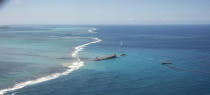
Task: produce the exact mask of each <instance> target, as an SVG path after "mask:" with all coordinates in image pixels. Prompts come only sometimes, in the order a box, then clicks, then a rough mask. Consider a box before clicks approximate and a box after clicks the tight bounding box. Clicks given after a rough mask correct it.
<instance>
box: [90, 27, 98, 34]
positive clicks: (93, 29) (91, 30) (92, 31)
mask: <svg viewBox="0 0 210 95" xmlns="http://www.w3.org/2000/svg"><path fill="white" fill-rule="evenodd" d="M95 30H97V29H96V28H92V29H89V30H88V32H89V33H97V32H94V31H95Z"/></svg>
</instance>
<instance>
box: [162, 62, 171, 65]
mask: <svg viewBox="0 0 210 95" xmlns="http://www.w3.org/2000/svg"><path fill="white" fill-rule="evenodd" d="M166 64H172V63H171V62H163V63H162V65H166Z"/></svg>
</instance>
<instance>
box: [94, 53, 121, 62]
mask: <svg viewBox="0 0 210 95" xmlns="http://www.w3.org/2000/svg"><path fill="white" fill-rule="evenodd" d="M116 57H117V55H116V54H113V55H110V56H105V57H101V58H98V57H96V58H95V60H94V61H101V60H107V59H113V58H116Z"/></svg>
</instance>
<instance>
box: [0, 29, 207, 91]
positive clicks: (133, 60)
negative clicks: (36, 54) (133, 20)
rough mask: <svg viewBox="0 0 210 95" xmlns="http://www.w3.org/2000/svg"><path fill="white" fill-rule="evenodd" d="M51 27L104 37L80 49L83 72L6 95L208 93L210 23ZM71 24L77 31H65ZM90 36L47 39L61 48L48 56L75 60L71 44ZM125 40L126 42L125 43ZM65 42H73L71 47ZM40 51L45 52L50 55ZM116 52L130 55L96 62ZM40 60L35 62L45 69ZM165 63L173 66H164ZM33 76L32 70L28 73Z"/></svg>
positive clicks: (58, 34)
mask: <svg viewBox="0 0 210 95" xmlns="http://www.w3.org/2000/svg"><path fill="white" fill-rule="evenodd" d="M49 27H50V28H52V30H53V31H54V32H56V31H57V32H56V33H54V32H52V34H51V32H50V33H49V34H50V36H53V37H54V36H58V37H61V36H62V38H63V36H64V38H65V37H66V36H68V37H74V36H77V37H97V38H99V39H101V40H102V41H101V42H99V43H95V44H91V45H88V46H86V47H85V49H84V50H82V51H80V52H79V54H78V56H79V57H80V59H81V60H83V61H84V66H83V67H81V68H80V69H79V70H75V71H74V72H72V73H70V74H68V75H66V76H60V77H59V78H57V79H53V80H49V81H45V82H42V83H39V84H35V85H31V86H26V87H24V88H22V89H18V90H15V91H11V92H9V93H7V94H6V95H10V94H15V95H198V94H199V95H208V94H209V93H210V90H209V89H210V85H209V84H210V81H209V80H210V69H209V66H210V61H209V59H210V28H209V25H162V26H151V25H150V26H91V27H89V26H80V27H78V26H59V27H65V28H62V29H64V30H63V32H65V33H63V34H62V31H61V32H60V31H59V30H57V29H55V27H58V26H48V27H46V26H45V28H49ZM70 27H71V28H72V27H73V29H72V31H77V29H75V27H77V28H78V32H72V33H73V34H71V35H68V34H66V33H71V32H67V31H71V28H70ZM93 27H95V28H96V29H97V30H94V32H97V33H89V32H88V31H87V30H88V29H92V28H93ZM45 28H44V29H45ZM66 28H68V29H69V30H68V29H67V30H66ZM54 29H55V30H54ZM83 29H84V31H83ZM30 30H31V29H30ZM45 31H50V30H45ZM80 32H81V33H80ZM60 33H61V34H60ZM74 33H76V34H74ZM12 34H13V33H12ZM35 34H36V32H35ZM35 34H30V35H32V36H33V35H35ZM40 34H42V33H40ZM37 35H38V34H37ZM45 35H48V34H45V33H43V35H42V36H45ZM7 36H10V35H9V34H8V35H7ZM68 37H67V38H68ZM6 38H7V37H6ZM20 38H22V37H20ZM82 39H83V40H82ZM87 39H88V38H79V39H77V38H76V39H74V40H73V39H70V38H69V39H68V40H65V39H63V40H62V39H61V38H59V39H56V40H47V41H46V43H50V41H52V43H54V44H53V45H52V46H50V47H51V48H50V49H52V50H58V52H50V53H53V54H50V57H52V58H55V59H56V58H60V57H63V56H65V57H63V58H64V59H68V61H69V62H70V61H71V60H74V58H73V59H71V58H69V57H71V54H70V55H68V53H69V52H68V49H71V50H70V53H72V52H71V51H73V47H75V46H77V45H81V44H84V43H88V42H90V41H92V40H91V39H89V40H87ZM58 40H59V41H58ZM56 41H58V42H56ZM4 42H5V41H4ZM78 42H80V43H78ZM121 42H123V43H124V44H123V45H121V44H120V43H121ZM2 43H3V42H2ZM14 43H17V42H14ZM29 43H31V42H29ZM62 43H69V44H68V45H69V46H68V45H67V46H65V45H64V44H62ZM58 44H60V45H59V46H58ZM70 44H73V45H70ZM34 46H35V47H36V46H37V45H34ZM67 47H68V48H67ZM71 47H72V48H71ZM54 48H55V49H54ZM61 48H62V49H61ZM63 48H66V49H63ZM42 50H45V47H42ZM46 50H48V49H47V48H46ZM65 50H66V51H65ZM29 51H30V52H31V50H29ZM24 52H26V50H24ZM42 53H43V54H41V55H48V54H45V53H44V52H42ZM113 53H116V54H117V55H120V54H121V53H125V54H126V56H118V57H117V58H116V59H112V60H104V61H98V62H94V61H92V59H94V58H95V57H97V56H98V57H100V56H106V55H110V54H113ZM66 54H67V55H66ZM15 57H16V56H15ZM66 57H67V58H66ZM5 58H7V57H5ZM41 58H43V60H41V59H39V60H36V61H39V62H43V61H44V60H47V59H46V58H44V57H41ZM23 59H24V58H23ZM61 59H62V58H61ZM5 60H6V59H5ZM56 60H57V59H56ZM48 61H49V60H48ZM50 61H51V62H54V63H53V64H54V65H53V66H52V67H56V66H61V65H60V64H61V63H65V62H66V60H65V61H64V60H60V59H59V60H57V61H59V62H58V63H57V62H56V61H54V60H50ZM63 61H64V62H63ZM68 61H67V63H68ZM23 62H24V61H23ZM39 62H37V64H38V65H37V66H39V67H42V66H41V65H40V63H39ZM162 62H172V63H173V64H170V65H161V63H162ZM49 63H50V62H49ZM49 63H48V62H45V64H46V69H49V70H52V69H51V68H49V67H47V65H49V66H51V65H52V64H51V65H50V64H49ZM24 66H27V65H24ZM37 69H38V68H37ZM44 71H45V69H44ZM53 71H57V69H56V70H55V69H53ZM31 72H33V71H31ZM29 75H33V74H31V73H29ZM38 75H39V74H38Z"/></svg>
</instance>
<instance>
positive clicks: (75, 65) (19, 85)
mask: <svg viewBox="0 0 210 95" xmlns="http://www.w3.org/2000/svg"><path fill="white" fill-rule="evenodd" d="M92 39H94V41H92V42H89V43H86V44H83V45H80V46H77V47H75V51H74V52H73V53H72V57H73V58H76V59H77V60H76V61H75V62H73V64H72V65H70V66H68V69H67V70H66V71H64V72H62V73H54V74H51V75H47V76H45V77H41V78H38V79H35V80H30V81H26V82H21V83H17V84H15V85H14V86H13V87H11V88H6V89H2V90H0V95H3V94H5V93H7V92H9V91H14V90H18V89H21V88H24V87H25V86H29V85H34V84H38V83H41V82H45V81H48V80H52V79H55V78H58V77H60V76H63V75H68V74H69V73H71V72H72V71H75V70H77V69H79V68H80V67H82V66H83V65H84V62H83V61H81V60H80V59H79V57H78V55H77V54H78V53H79V51H81V50H83V49H84V48H85V47H86V46H88V45H90V44H94V43H98V42H100V41H101V40H100V39H98V38H92Z"/></svg>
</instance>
